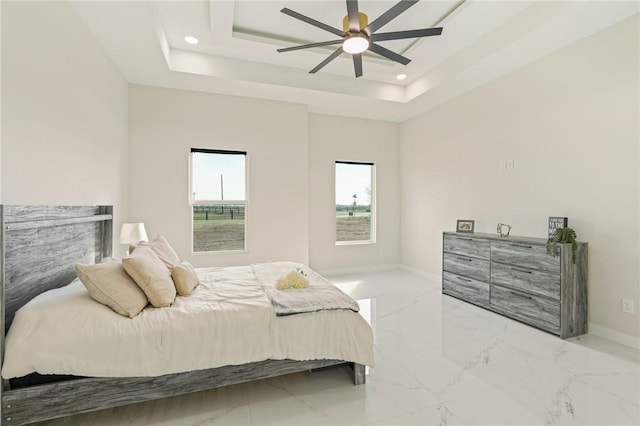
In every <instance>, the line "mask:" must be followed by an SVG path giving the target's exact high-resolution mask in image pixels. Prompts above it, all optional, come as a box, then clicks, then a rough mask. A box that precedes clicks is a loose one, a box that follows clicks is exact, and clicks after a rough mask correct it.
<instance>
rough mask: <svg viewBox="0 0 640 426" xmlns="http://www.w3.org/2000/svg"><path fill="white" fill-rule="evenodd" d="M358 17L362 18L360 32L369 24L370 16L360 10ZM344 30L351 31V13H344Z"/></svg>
mask: <svg viewBox="0 0 640 426" xmlns="http://www.w3.org/2000/svg"><path fill="white" fill-rule="evenodd" d="M358 19H359V20H360V32H362V29H363V28H364V27H366V26H367V25H369V17H368V16H367V15H366V14H365V13H362V12H358ZM342 30H343V31H344V32H345V33H350V32H351V31H349V15H344V18H343V19H342Z"/></svg>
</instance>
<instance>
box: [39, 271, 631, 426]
mask: <svg viewBox="0 0 640 426" xmlns="http://www.w3.org/2000/svg"><path fill="white" fill-rule="evenodd" d="M329 278H330V279H332V281H333V282H335V283H336V284H337V285H338V286H339V287H341V288H342V289H343V290H345V291H346V292H348V293H349V294H351V295H352V296H353V297H354V298H356V299H358V300H359V301H360V302H361V306H362V308H363V309H362V313H363V315H366V316H367V317H368V318H369V320H370V323H371V325H372V326H373V329H374V335H375V355H376V366H375V368H372V369H370V370H369V375H368V376H367V384H366V385H364V386H353V385H352V384H351V382H350V378H349V375H348V373H347V371H346V369H344V368H342V367H340V368H334V369H328V370H323V371H319V372H314V373H301V374H294V375H290V376H287V377H280V378H275V379H268V380H262V381H258V382H253V383H248V384H241V385H235V386H230V387H226V388H221V389H214V390H210V391H203V392H197V393H193V394H190V395H184V396H177V397H173V398H167V399H163V400H159V401H151V402H147V403H140V404H135V405H131V406H128V407H121V408H115V409H109V410H103V411H100V412H96V413H88V414H81V415H77V416H73V417H69V418H64V419H58V420H53V421H49V422H43V423H40V424H41V425H50V426H53V425H180V426H183V425H184V426H190V425H193V426H195V425H638V424H640V405H639V404H640V357H639V353H638V351H637V350H633V349H631V348H628V347H625V346H621V345H617V344H615V343H611V342H608V341H606V340H603V339H600V338H597V337H595V336H591V335H585V336H582V337H579V338H574V339H569V340H564V341H563V340H560V339H559V338H557V337H554V336H552V335H550V334H547V333H545V332H542V331H538V330H536V329H533V328H531V327H528V326H525V325H523V324H520V323H518V322H514V321H511V320H509V319H506V318H503V317H501V316H499V315H496V314H493V313H490V312H487V311H484V310H482V309H480V308H476V307H474V306H472V305H469V304H466V303H464V302H460V301H458V300H456V299H453V298H451V297H448V296H443V295H441V293H440V283H439V282H436V281H431V280H429V279H426V278H423V277H420V276H418V275H415V274H412V273H410V272H407V271H401V270H397V271H383V272H376V273H358V274H350V275H341V276H331V277H329Z"/></svg>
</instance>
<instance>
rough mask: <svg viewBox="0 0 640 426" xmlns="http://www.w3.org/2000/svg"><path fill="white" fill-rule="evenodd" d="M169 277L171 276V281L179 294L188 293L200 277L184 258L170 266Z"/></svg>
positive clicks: (185, 294)
mask: <svg viewBox="0 0 640 426" xmlns="http://www.w3.org/2000/svg"><path fill="white" fill-rule="evenodd" d="M171 278H173V283H174V284H175V286H176V290H177V291H178V294H179V295H180V296H188V295H190V294H191V292H192V291H193V289H194V288H196V286H197V285H198V284H199V283H200V279H199V278H198V274H197V273H196V270H195V269H194V268H193V265H192V264H190V263H189V262H187V261H186V260H183V261H182V262H180V263H179V264H177V265H174V266H172V267H171Z"/></svg>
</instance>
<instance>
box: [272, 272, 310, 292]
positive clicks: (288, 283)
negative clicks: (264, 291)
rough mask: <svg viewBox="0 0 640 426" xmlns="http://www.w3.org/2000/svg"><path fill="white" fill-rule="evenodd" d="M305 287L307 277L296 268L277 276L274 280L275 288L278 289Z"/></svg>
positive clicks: (307, 285) (307, 280)
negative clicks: (294, 270)
mask: <svg viewBox="0 0 640 426" xmlns="http://www.w3.org/2000/svg"><path fill="white" fill-rule="evenodd" d="M307 287H309V279H308V278H307V274H305V273H304V271H303V270H302V269H298V271H297V272H293V271H291V272H289V273H288V274H287V275H285V276H284V277H283V278H278V281H276V288H277V289H278V290H287V289H290V288H307Z"/></svg>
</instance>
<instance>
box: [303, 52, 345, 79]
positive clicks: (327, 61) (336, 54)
mask: <svg viewBox="0 0 640 426" xmlns="http://www.w3.org/2000/svg"><path fill="white" fill-rule="evenodd" d="M341 53H342V46H340V47H338V48H337V49H336V51H335V52H333V53H332V54H331V55H329V56H328V57H327V59H325V60H324V61H322V62H320V63H319V64H318V65H316V67H315V68H314V69H312V70H311V71H309V74H315V73H317V72H318V71H320V70H321V69H322V68H323V67H324V66H325V65H327V64H328V63H329V62H331V61H333V60H334V59H335V58H337V57H338V56H340V54H341Z"/></svg>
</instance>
